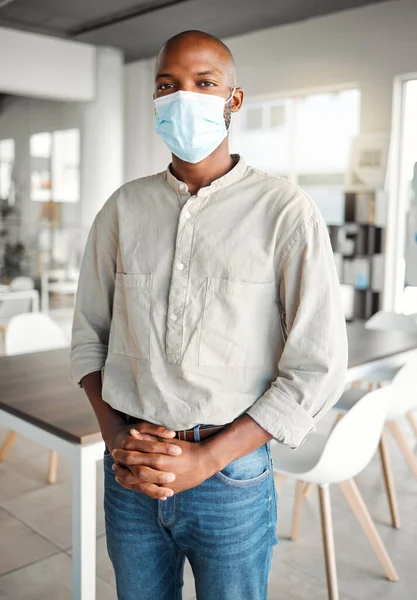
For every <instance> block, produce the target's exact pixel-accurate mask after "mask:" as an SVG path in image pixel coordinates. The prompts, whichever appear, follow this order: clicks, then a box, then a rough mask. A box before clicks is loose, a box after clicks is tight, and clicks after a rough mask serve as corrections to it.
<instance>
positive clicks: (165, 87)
mask: <svg viewBox="0 0 417 600" xmlns="http://www.w3.org/2000/svg"><path fill="white" fill-rule="evenodd" d="M172 87H173V85H172V83H161V85H159V86H158V90H161V91H164V90H170V89H171V88H172Z"/></svg>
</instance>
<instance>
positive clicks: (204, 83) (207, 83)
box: [199, 81, 214, 87]
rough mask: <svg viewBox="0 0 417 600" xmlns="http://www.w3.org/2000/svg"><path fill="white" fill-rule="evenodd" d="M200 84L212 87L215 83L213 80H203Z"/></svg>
mask: <svg viewBox="0 0 417 600" xmlns="http://www.w3.org/2000/svg"><path fill="white" fill-rule="evenodd" d="M199 85H200V86H201V87H212V86H214V83H213V82H212V81H201V82H200V83H199Z"/></svg>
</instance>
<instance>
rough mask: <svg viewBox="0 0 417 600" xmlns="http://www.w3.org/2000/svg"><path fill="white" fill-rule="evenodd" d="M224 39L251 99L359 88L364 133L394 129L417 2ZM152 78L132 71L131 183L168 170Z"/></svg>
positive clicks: (145, 64)
mask: <svg viewBox="0 0 417 600" xmlns="http://www.w3.org/2000/svg"><path fill="white" fill-rule="evenodd" d="M224 41H225V42H226V43H227V44H228V46H229V47H230V49H231V50H232V52H233V54H234V57H235V60H236V65H237V75H238V83H239V85H241V86H242V87H243V88H244V89H245V92H246V96H247V97H251V96H255V95H263V94H272V93H279V94H281V93H286V92H291V91H295V90H302V89H309V88H320V87H322V86H326V87H327V86H339V85H341V84H346V83H353V84H356V85H358V86H359V87H360V89H361V94H362V99H361V130H362V132H372V131H389V129H390V124H391V107H392V85H393V79H394V77H395V75H397V74H401V73H407V72H413V71H414V72H417V2H416V0H396V1H394V2H387V3H382V4H375V5H371V6H367V7H364V8H360V9H355V10H351V11H347V12H343V13H338V14H334V15H330V16H327V17H320V18H317V19H313V20H310V21H305V22H302V23H296V24H294V25H286V26H283V27H274V28H271V29H266V30H263V31H259V32H255V33H251V34H246V35H242V36H239V37H235V38H230V39H226V40H224ZM152 73H153V60H146V61H140V62H136V63H132V64H130V65H128V66H127V67H126V85H125V91H126V99H125V103H126V107H127V110H126V121H125V148H126V149H127V148H129V149H130V152H131V155H130V159H129V160H128V161H127V162H126V165H125V178H126V179H132V178H134V177H138V176H142V175H145V174H149V173H151V172H155V171H159V170H162V169H163V168H164V167H165V166H166V164H167V154H166V152H165V150H164V151H162V150H161V146H160V145H158V144H157V143H156V142H155V140H154V137H155V136H156V134H154V133H152V131H149V130H148V123H149V122H153V106H152V93H153V85H152ZM138 115H140V116H138ZM133 124H134V126H133Z"/></svg>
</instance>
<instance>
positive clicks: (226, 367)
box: [71, 157, 347, 448]
mask: <svg viewBox="0 0 417 600" xmlns="http://www.w3.org/2000/svg"><path fill="white" fill-rule="evenodd" d="M237 160H238V162H237V164H236V165H235V167H234V168H233V169H232V170H231V171H230V172H229V173H227V174H226V175H224V176H223V177H221V178H220V179H218V180H216V181H214V182H213V183H212V184H211V185H210V186H207V187H204V188H202V189H200V190H199V192H198V193H197V194H196V195H195V196H191V195H190V194H189V193H188V189H187V186H186V185H185V184H184V183H182V182H180V181H178V180H177V179H176V178H175V177H174V176H173V175H172V173H171V171H170V169H168V170H167V171H164V172H163V173H159V174H157V175H153V176H151V177H146V178H143V179H138V180H136V181H132V182H130V183H127V184H125V185H123V186H122V187H121V188H120V189H119V190H118V191H116V192H115V193H114V194H113V196H112V197H111V198H110V199H109V200H108V201H107V202H106V204H105V205H104V206H103V208H102V209H101V211H100V212H99V214H98V215H97V217H96V219H95V222H94V224H93V227H92V229H91V232H90V236H89V240H88V243H87V247H86V250H85V254H84V259H83V263H82V268H81V275H80V280H79V287H78V293H77V300H76V309H75V316H74V324H73V335H72V350H71V360H72V372H73V377H74V379H75V381H77V382H80V380H81V379H82V378H83V377H84V376H85V375H87V374H88V373H91V372H93V371H100V370H103V391H102V394H103V399H104V400H105V401H106V402H108V403H109V404H110V405H111V406H113V407H114V408H116V409H117V410H119V411H122V412H124V413H127V414H129V415H132V416H135V417H138V418H141V419H144V420H146V421H150V422H152V423H156V424H161V425H165V426H166V427H168V428H171V429H174V430H180V429H189V428H191V427H193V426H195V425H197V424H211V425H223V424H226V423H230V422H231V421H233V420H234V419H236V418H237V417H238V416H240V415H242V414H243V413H247V414H249V415H250V416H251V417H252V418H253V419H254V420H255V421H257V422H258V423H259V424H260V425H261V426H262V427H263V428H264V429H265V430H267V431H268V432H269V433H271V434H272V435H273V436H274V438H275V439H276V440H278V441H279V442H282V443H284V444H287V445H289V446H291V447H294V448H295V447H297V446H299V445H300V444H301V442H302V441H303V440H304V439H305V437H306V436H307V435H308V434H309V433H310V432H311V431H312V430H313V429H314V423H315V420H316V419H317V418H318V417H319V416H321V415H323V414H324V413H325V412H326V411H327V410H328V409H330V408H331V406H332V405H333V404H334V403H335V402H336V401H337V400H338V398H339V396H340V394H341V393H342V390H343V387H344V380H345V372H346V364H347V343H346V329H345V321H344V316H343V311H342V304H341V298H340V291H339V283H338V279H337V274H336V270H335V266H334V261H333V254H332V250H331V247H330V242H329V236H328V232H327V229H326V226H325V224H324V222H323V220H322V218H321V216H320V214H319V211H318V209H317V207H316V206H315V204H314V203H313V202H312V201H311V200H310V199H309V198H308V197H307V196H306V195H305V194H304V193H303V192H302V191H301V190H300V189H299V188H298V187H297V186H295V185H294V184H292V183H290V182H288V181H286V180H284V179H281V178H279V177H274V176H270V175H267V174H265V173H262V172H260V171H258V170H256V169H254V168H251V167H249V166H247V165H246V164H245V162H244V161H243V159H242V158H240V159H238V157H237Z"/></svg>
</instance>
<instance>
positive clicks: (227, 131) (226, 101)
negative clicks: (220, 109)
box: [224, 87, 236, 133]
mask: <svg viewBox="0 0 417 600" xmlns="http://www.w3.org/2000/svg"><path fill="white" fill-rule="evenodd" d="M235 91H236V88H235V87H234V88H233V91H232V93H231V95H230V98H229V99H228V100H225V101H224V103H225V104H228V103H229V102H230V100H231V99H232V98H233V94H234V93H235ZM231 126H232V116H231V115H230V123H229V127H228V128H227V130H226V133H229V131H230V128H231Z"/></svg>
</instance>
